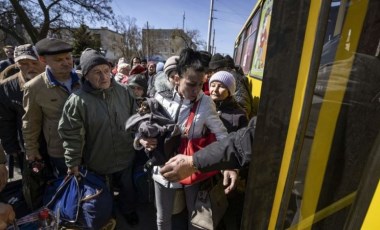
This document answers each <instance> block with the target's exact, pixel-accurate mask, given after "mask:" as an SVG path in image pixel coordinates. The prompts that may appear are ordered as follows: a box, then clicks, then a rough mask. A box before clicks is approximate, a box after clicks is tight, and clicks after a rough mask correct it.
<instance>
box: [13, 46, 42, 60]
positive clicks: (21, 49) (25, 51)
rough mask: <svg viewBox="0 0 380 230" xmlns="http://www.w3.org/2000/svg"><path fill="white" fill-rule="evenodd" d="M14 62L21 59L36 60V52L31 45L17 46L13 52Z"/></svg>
mask: <svg viewBox="0 0 380 230" xmlns="http://www.w3.org/2000/svg"><path fill="white" fill-rule="evenodd" d="M14 58H15V62H18V61H19V60H21V59H30V60H35V61H37V60H38V54H37V50H36V48H35V47H34V46H32V45H31V44H25V45H21V46H17V47H16V49H15V52H14Z"/></svg>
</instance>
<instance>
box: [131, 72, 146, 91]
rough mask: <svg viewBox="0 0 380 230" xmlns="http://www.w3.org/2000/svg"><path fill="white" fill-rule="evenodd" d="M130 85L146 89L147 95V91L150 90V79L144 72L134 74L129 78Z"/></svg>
mask: <svg viewBox="0 0 380 230" xmlns="http://www.w3.org/2000/svg"><path fill="white" fill-rule="evenodd" d="M128 85H129V86H139V87H141V88H143V90H144V96H146V92H147V90H148V81H147V80H146V77H145V76H144V75H142V74H134V75H131V76H130V77H129V78H128Z"/></svg>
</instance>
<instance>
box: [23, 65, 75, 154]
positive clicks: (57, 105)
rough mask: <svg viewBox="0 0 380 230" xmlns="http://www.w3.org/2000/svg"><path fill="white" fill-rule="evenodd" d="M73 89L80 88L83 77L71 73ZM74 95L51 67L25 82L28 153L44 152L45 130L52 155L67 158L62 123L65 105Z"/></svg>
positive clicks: (24, 127) (24, 134)
mask: <svg viewBox="0 0 380 230" xmlns="http://www.w3.org/2000/svg"><path fill="white" fill-rule="evenodd" d="M71 79H72V86H71V88H72V89H71V90H72V91H75V90H77V89H79V88H80V82H79V77H78V75H77V74H76V73H74V72H72V73H71ZM69 96H70V91H68V90H67V89H66V87H64V86H63V85H62V84H60V83H59V82H57V81H56V80H55V79H54V78H53V77H52V74H51V72H50V70H49V69H48V68H47V69H46V71H45V72H44V73H42V74H40V75H38V76H36V77H35V78H33V79H32V80H30V81H28V82H27V83H26V84H25V85H24V98H23V106H24V110H25V114H24V116H23V118H22V132H23V136H24V143H25V149H26V154H27V155H34V156H36V155H40V153H39V150H38V149H39V140H40V134H41V132H43V134H44V137H45V140H46V144H47V151H48V154H49V155H50V156H52V157H63V154H64V149H63V147H62V143H63V142H62V140H61V138H60V137H59V135H58V122H59V119H60V118H61V115H62V109H63V105H64V104H65V102H66V100H67V98H68V97H69Z"/></svg>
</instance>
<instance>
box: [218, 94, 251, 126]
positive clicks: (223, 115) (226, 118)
mask: <svg viewBox="0 0 380 230" xmlns="http://www.w3.org/2000/svg"><path fill="white" fill-rule="evenodd" d="M215 105H216V111H217V112H218V114H219V116H220V120H222V122H223V124H224V126H225V127H226V129H227V132H228V133H230V132H236V131H237V130H238V129H240V128H243V127H245V126H247V125H248V118H247V114H246V112H245V111H244V110H243V109H242V108H241V107H240V105H239V104H238V103H237V102H236V100H235V98H234V97H228V98H226V99H225V100H223V101H216V102H215Z"/></svg>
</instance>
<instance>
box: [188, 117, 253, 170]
mask: <svg viewBox="0 0 380 230" xmlns="http://www.w3.org/2000/svg"><path fill="white" fill-rule="evenodd" d="M255 126H256V119H255V118H252V119H251V120H250V121H249V124H248V126H247V127H245V128H242V129H239V130H238V131H237V132H232V133H230V134H228V136H227V137H226V138H224V139H223V141H217V142H214V143H211V144H210V145H208V146H207V147H205V148H204V149H201V150H199V151H198V152H196V153H194V155H193V161H194V166H195V167H196V168H197V169H198V170H199V171H201V172H210V171H213V170H220V169H226V168H241V167H243V166H246V165H247V164H248V163H249V162H250V161H251V155H252V144H253V138H254V134H255ZM226 159H228V160H226Z"/></svg>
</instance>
